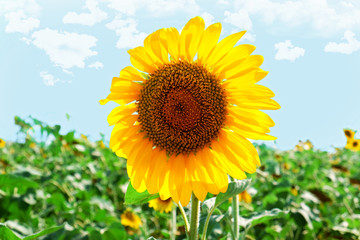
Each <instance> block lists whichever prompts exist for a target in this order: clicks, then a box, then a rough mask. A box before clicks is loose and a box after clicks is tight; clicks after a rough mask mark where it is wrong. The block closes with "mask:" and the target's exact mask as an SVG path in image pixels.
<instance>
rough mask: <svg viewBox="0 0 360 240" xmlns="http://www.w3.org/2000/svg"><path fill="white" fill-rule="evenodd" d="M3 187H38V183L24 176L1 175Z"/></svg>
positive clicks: (0, 180)
mask: <svg viewBox="0 0 360 240" xmlns="http://www.w3.org/2000/svg"><path fill="white" fill-rule="evenodd" d="M3 187H11V188H14V187H22V188H30V187H32V188H37V187H38V184H37V183H36V182H34V181H32V180H30V179H28V178H24V177H21V176H18V175H14V174H1V175H0V188H3Z"/></svg>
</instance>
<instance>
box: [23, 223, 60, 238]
mask: <svg viewBox="0 0 360 240" xmlns="http://www.w3.org/2000/svg"><path fill="white" fill-rule="evenodd" d="M63 227H64V225H60V226H56V227H50V228H47V229H45V230H42V231H40V232H38V233H35V234H32V235H30V236H27V237H25V238H23V240H33V239H36V238H38V237H42V236H45V235H48V234H50V233H53V232H56V231H58V230H60V229H62V228H63Z"/></svg>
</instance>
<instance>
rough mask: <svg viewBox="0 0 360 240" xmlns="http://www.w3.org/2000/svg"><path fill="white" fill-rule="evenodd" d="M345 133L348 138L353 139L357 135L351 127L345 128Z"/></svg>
mask: <svg viewBox="0 0 360 240" xmlns="http://www.w3.org/2000/svg"><path fill="white" fill-rule="evenodd" d="M344 134H345V136H346V138H347V139H353V138H354V136H355V132H354V131H353V130H351V129H344Z"/></svg>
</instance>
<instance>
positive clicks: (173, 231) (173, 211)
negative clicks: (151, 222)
mask: <svg viewBox="0 0 360 240" xmlns="http://www.w3.org/2000/svg"><path fill="white" fill-rule="evenodd" d="M175 235H176V207H174V206H173V207H172V209H171V232H170V239H171V240H175Z"/></svg>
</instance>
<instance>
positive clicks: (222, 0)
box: [218, 0, 230, 5]
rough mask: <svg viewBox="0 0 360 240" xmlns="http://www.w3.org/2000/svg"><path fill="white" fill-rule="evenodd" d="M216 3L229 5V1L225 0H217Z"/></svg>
mask: <svg viewBox="0 0 360 240" xmlns="http://www.w3.org/2000/svg"><path fill="white" fill-rule="evenodd" d="M218 4H223V5H229V4H230V3H229V2H228V1H226V0H218Z"/></svg>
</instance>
